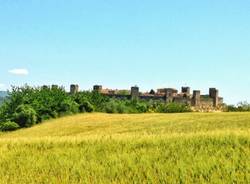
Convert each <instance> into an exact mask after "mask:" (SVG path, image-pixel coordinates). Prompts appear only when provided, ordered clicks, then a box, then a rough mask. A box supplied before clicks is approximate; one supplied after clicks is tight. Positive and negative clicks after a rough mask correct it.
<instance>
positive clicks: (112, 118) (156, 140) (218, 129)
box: [0, 113, 250, 184]
mask: <svg viewBox="0 0 250 184" xmlns="http://www.w3.org/2000/svg"><path fill="white" fill-rule="evenodd" d="M0 178H1V180H0V183H8V184H9V183H10V184H11V183H18V184H20V183H98V184H99V183H250V113H186V114H139V115H117V114H98V113H96V114H81V115H76V116H69V117H64V118H61V119H56V120H51V121H48V122H45V123H43V124H40V125H37V126H35V127H32V128H29V129H22V130H18V131H15V132H11V133H1V134H0Z"/></svg>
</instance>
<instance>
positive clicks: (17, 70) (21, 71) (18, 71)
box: [9, 68, 29, 75]
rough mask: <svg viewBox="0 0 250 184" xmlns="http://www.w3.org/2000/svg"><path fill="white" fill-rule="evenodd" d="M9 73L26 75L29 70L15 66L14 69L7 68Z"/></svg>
mask: <svg viewBox="0 0 250 184" xmlns="http://www.w3.org/2000/svg"><path fill="white" fill-rule="evenodd" d="M9 73H11V74H13V75H28V74H29V71H28V70H27V69H25V68H15V69H12V70H9Z"/></svg>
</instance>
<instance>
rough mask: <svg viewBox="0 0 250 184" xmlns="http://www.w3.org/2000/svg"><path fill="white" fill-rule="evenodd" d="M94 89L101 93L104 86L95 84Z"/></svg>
mask: <svg viewBox="0 0 250 184" xmlns="http://www.w3.org/2000/svg"><path fill="white" fill-rule="evenodd" d="M93 90H94V91H96V92H99V93H101V92H102V86H101V85H94V86H93Z"/></svg>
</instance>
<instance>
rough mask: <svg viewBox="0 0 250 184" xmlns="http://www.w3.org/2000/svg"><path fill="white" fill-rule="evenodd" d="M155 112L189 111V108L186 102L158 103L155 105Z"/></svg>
mask: <svg viewBox="0 0 250 184" xmlns="http://www.w3.org/2000/svg"><path fill="white" fill-rule="evenodd" d="M157 112H160V113H181V112H191V108H190V107H189V106H188V105H186V104H179V103H168V104H159V105H158V107H157Z"/></svg>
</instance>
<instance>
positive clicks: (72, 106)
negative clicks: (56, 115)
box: [59, 99, 79, 115]
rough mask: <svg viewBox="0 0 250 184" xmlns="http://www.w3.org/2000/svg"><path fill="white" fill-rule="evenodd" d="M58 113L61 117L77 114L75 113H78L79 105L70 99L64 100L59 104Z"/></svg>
mask: <svg viewBox="0 0 250 184" xmlns="http://www.w3.org/2000/svg"><path fill="white" fill-rule="evenodd" d="M59 112H60V114H61V115H63V114H71V113H73V114H74V113H77V112H79V105H78V104H77V103H76V102H75V101H73V100H71V99H65V100H64V101H62V103H61V104H60V108H59Z"/></svg>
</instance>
